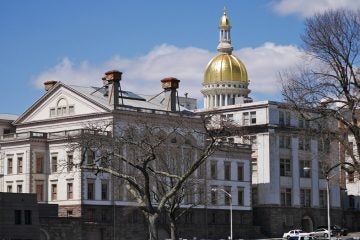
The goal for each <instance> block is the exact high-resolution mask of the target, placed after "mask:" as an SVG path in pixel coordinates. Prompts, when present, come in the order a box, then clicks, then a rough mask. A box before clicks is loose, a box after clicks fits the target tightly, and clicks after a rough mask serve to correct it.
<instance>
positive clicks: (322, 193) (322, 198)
mask: <svg viewBox="0 0 360 240" xmlns="http://www.w3.org/2000/svg"><path fill="white" fill-rule="evenodd" d="M326 206H327V194H326V190H319V207H321V208H326Z"/></svg>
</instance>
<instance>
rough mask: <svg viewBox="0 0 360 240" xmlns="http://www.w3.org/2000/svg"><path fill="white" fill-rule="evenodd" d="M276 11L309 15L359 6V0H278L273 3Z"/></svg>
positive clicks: (302, 15)
mask: <svg viewBox="0 0 360 240" xmlns="http://www.w3.org/2000/svg"><path fill="white" fill-rule="evenodd" d="M273 8H274V10H275V11H276V12H278V13H279V14H283V15H288V14H296V15H299V16H301V17H309V16H311V15H313V14H315V13H322V12H324V11H326V10H330V9H339V8H345V9H356V8H360V1H359V0H279V1H276V2H274V3H273Z"/></svg>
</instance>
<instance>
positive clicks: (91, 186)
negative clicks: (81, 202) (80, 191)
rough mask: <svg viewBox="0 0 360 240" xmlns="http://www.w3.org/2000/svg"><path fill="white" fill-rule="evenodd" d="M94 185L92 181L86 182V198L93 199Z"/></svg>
mask: <svg viewBox="0 0 360 240" xmlns="http://www.w3.org/2000/svg"><path fill="white" fill-rule="evenodd" d="M94 190H95V185H94V183H93V182H88V184H87V199H89V200H94V199H95V192H94Z"/></svg>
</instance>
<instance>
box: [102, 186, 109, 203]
mask: <svg viewBox="0 0 360 240" xmlns="http://www.w3.org/2000/svg"><path fill="white" fill-rule="evenodd" d="M108 198H109V197H108V183H107V182H102V183H101V200H108Z"/></svg>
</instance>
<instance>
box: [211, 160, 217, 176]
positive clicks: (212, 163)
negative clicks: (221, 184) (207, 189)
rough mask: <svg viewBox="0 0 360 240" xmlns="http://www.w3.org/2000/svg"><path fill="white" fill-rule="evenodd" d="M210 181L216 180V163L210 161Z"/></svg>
mask: <svg viewBox="0 0 360 240" xmlns="http://www.w3.org/2000/svg"><path fill="white" fill-rule="evenodd" d="M210 174H211V176H210V177H211V179H217V162H215V161H212V162H211V164H210Z"/></svg>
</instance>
